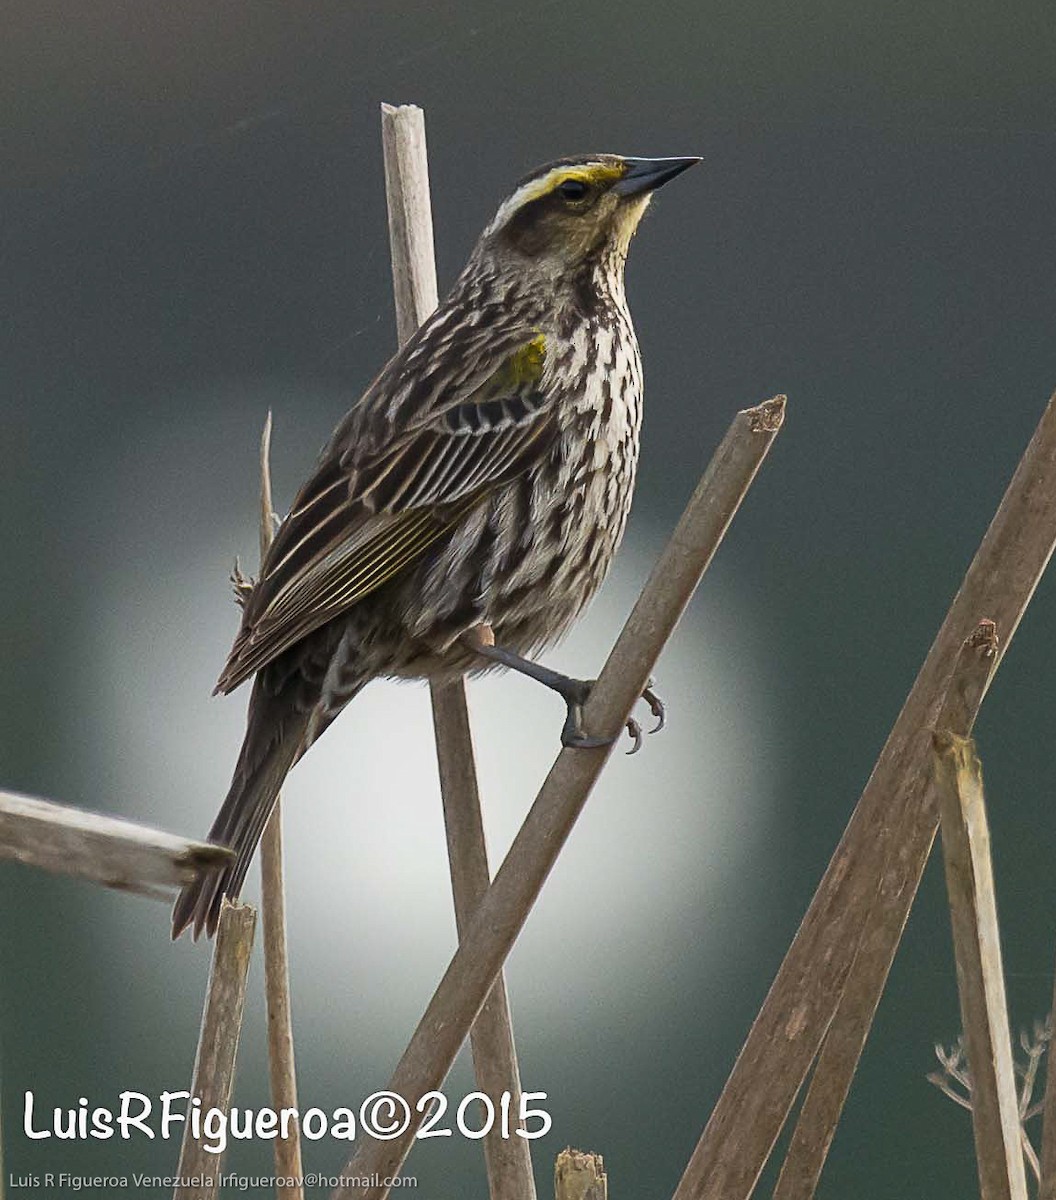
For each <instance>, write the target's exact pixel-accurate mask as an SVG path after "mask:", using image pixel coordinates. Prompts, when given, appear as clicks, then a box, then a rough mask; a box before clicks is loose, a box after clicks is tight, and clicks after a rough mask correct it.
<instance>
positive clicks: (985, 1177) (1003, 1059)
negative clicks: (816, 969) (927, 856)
mask: <svg viewBox="0 0 1056 1200" xmlns="http://www.w3.org/2000/svg"><path fill="white" fill-rule="evenodd" d="M933 742H934V747H935V754H934V759H933V772H934V784H933V786H934V789H935V794H936V797H937V800H938V808H939V818H940V823H941V828H942V852H943V860H944V862H945V864H946V888H947V892H948V894H949V900H950V919H951V923H952V926H953V947H954V954H955V956H956V960H957V989H958V992H959V993H960V998H961V1019H962V1021H963V1024H964V1045H965V1051H966V1053H967V1056H968V1063H969V1066H970V1068H971V1078H972V1128H973V1130H974V1132H975V1154H976V1162H977V1166H978V1169H979V1187H980V1194H981V1197H982V1200H1026V1196H1027V1180H1026V1175H1025V1173H1024V1170H1023V1150H1022V1145H1021V1137H1022V1135H1021V1129H1020V1113H1019V1097H1018V1096H1017V1094H1016V1080H1015V1075H1014V1073H1013V1067H1012V1034H1011V1031H1010V1030H1009V1025H1008V1004H1007V1001H1006V999H1005V977H1004V972H1003V970H1002V966H1001V940H1000V933H999V930H998V924H997V902H996V898H995V894H994V876H993V867H992V864H991V861H990V831H989V828H988V826H987V820H986V802H985V800H984V797H983V775H982V767H981V766H980V764H979V759H978V757H977V756H976V753H975V745H974V743H973V742H972V740H971V739H970V738H965V737H961V736H960V735H958V734H955V733H951V732H950V731H949V730H948V729H938V730H936V732H935V733H934V735H933Z"/></svg>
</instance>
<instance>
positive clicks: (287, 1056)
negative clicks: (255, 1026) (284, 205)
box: [260, 410, 304, 1200]
mask: <svg viewBox="0 0 1056 1200" xmlns="http://www.w3.org/2000/svg"><path fill="white" fill-rule="evenodd" d="M274 520H275V514H274V511H273V509H272V506H271V411H270V410H269V411H268V415H267V419H266V420H265V422H264V430H263V433H262V434H261V437H260V561H261V564H262V566H261V569H262V570H263V563H264V556H265V555H266V554H267V552H268V547H269V546H270V545H271V539H272V538H273V537H274V536H275V528H274ZM284 875H285V869H284V867H283V853H282V796H281V795H279V796H277V797H276V799H275V807H274V808H273V809H272V811H271V816H270V817H269V818H268V823H267V825H266V826H265V827H264V836H263V837H262V838H261V839H260V916H261V921H262V923H263V926H264V993H265V997H266V999H267V1009H268V1077H269V1079H270V1082H271V1104H272V1108H274V1109H275V1111H276V1112H281V1111H282V1110H283V1109H293V1110H296V1109H297V1068H296V1064H295V1062H294V1054H293V1016H292V1009H291V1006H290V955H289V946H288V944H287V940H286V884H285V879H284ZM288 1130H289V1132H288V1136H286V1137H282V1136H281V1133H282V1131H281V1129H280V1131H279V1133H280V1136H278V1137H276V1138H275V1140H274V1143H273V1146H274V1156H275V1175H276V1178H277V1179H278V1180H280V1181H281V1182H279V1183H277V1184H276V1186H275V1194H276V1196H277V1197H278V1198H279V1200H304V1185H303V1183H302V1182H301V1180H302V1178H303V1176H304V1167H303V1165H302V1162H301V1125H300V1118H299V1117H293V1118H292V1119H291V1120H290V1123H289V1126H288Z"/></svg>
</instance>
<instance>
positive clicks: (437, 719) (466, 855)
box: [381, 104, 535, 1200]
mask: <svg viewBox="0 0 1056 1200" xmlns="http://www.w3.org/2000/svg"><path fill="white" fill-rule="evenodd" d="M381 129H382V146H383V149H384V157H385V191H386V196H387V199H388V210H389V241H390V245H391V252H392V282H393V291H394V293H395V297H396V325H397V336H398V338H399V340H400V342H401V343H402V342H405V341H406V340H407V339H408V338H409V337H410V336H411V334H412V333H414V331H415V330H416V329H417V328H418V326H419V325H420V324H421V323H422V322H423V321H424V320H425V319H426V317H428V316H429V314H430V313H431V312H432V311H433V309H435V308H436V304H437V287H436V264H435V261H434V255H433V218H432V209H431V206H430V198H429V164H428V157H427V154H426V146H425V117H424V114H423V112H422V110H421V109H420V108H417V107H415V106H414V105H403V106H401V107H398V108H396V107H393V106H391V105H388V104H384V105H382V110H381ZM430 699H431V701H432V709H433V726H434V729H435V732H436V755H437V761H438V765H439V771H440V791H441V795H442V796H443V805H444V823H445V826H446V829H447V848H448V859H449V862H450V868H451V889H452V892H453V895H454V905H455V922H456V927H457V930H458V936H459V937H460V938H461V936H462V933H463V931H464V929H465V927H466V924H467V923H468V921H469V918H470V917H471V916H472V914H473V912H474V910H475V909H476V907H477V905H478V903H479V902H480V899H481V897H482V896H483V895H484V893H485V892H486V891H487V888H488V884H489V882H490V879H491V871H490V868H489V866H488V853H487V847H486V845H485V841H484V823H483V816H482V813H481V806H480V791H479V787H478V784H477V772H476V765H475V762H474V755H473V739H472V736H471V732H470V725H469V708H468V705H467V702H466V686H465V682H464V681H463V680H461V679H460V680H458V681H457V682H454V683H448V684H436V683H434V684H431V685H430ZM470 1043H471V1047H472V1051H473V1066H474V1070H475V1073H476V1078H477V1086H478V1087H479V1088H480V1090H481V1091H482V1092H484V1093H485V1094H486V1095H488V1096H489V1097H491V1099H492V1102H493V1103H494V1104H495V1107H496V1111H497V1110H498V1106H499V1102H500V1098H501V1096H502V1094H503V1093H504V1092H509V1093H510V1097H511V1100H510V1111H511V1112H512V1113H518V1112H519V1111H520V1103H521V1100H520V1096H521V1080H520V1070H519V1068H518V1065H517V1051H516V1048H515V1045H514V1040H513V1022H512V1018H511V1016H510V1006H509V998H508V996H507V992H506V981H505V979H504V978H503V976H502V975H501V974H500V975H499V977H498V979H497V980H496V981H495V986H494V988H493V989H492V991H491V994H490V995H489V997H488V999H487V1001H486V1002H485V1004H484V1007H483V1008H482V1009H481V1011H480V1014H479V1015H478V1017H477V1019H476V1021H475V1022H474V1024H473V1030H472V1033H471V1035H470ZM483 1142H484V1157H485V1162H486V1165H487V1172H488V1188H489V1191H490V1194H491V1196H492V1200H535V1180H534V1178H533V1175H532V1159H531V1151H530V1148H529V1143H528V1142H527V1141H526V1140H525V1139H524V1138H521V1137H516V1136H514V1137H508V1138H503V1136H502V1124H501V1122H500V1121H496V1123H495V1127H494V1128H493V1129H492V1130H491V1131H490V1132H489V1133H488V1135H487V1136H486V1137H485V1138H484V1139H483Z"/></svg>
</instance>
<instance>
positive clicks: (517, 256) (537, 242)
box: [482, 154, 700, 278]
mask: <svg viewBox="0 0 1056 1200" xmlns="http://www.w3.org/2000/svg"><path fill="white" fill-rule="evenodd" d="M697 162H700V159H699V158H623V157H621V156H620V155H617V154H591V155H586V156H583V157H580V158H563V159H558V160H557V161H556V162H552V163H547V164H546V165H545V166H542V167H539V168H538V169H537V170H535V171H533V172H532V173H531V174H530V175H528V176H526V177H525V178H524V179H522V180H521V181H520V183H519V184H518V185H517V187H516V189H515V190H514V192H513V194H512V195H511V196H510V197H509V198H508V199H507V200H505V201H504V202H503V203H502V205H501V206H500V207H499V211H498V212H497V213H496V215H495V219H494V220H493V221H492V222H491V224H490V225H489V226H488V228H487V229H486V230H485V233H484V237H483V238H482V246H487V247H488V249H489V251H490V253H491V254H497V255H499V256H500V257H501V258H503V259H505V260H506V261H507V262H509V261H510V259H513V260H514V261H513V264H512V265H514V266H515V267H519V268H520V269H522V270H523V269H527V270H529V271H531V273H532V274H536V273H541V274H545V275H550V276H551V277H555V278H560V277H569V276H570V275H572V274H574V273H575V272H576V270H577V268H579V267H580V266H581V265H582V264H584V263H585V262H590V261H598V262H602V263H611V262H616V263H618V264H619V265H621V266H622V262H623V260H624V259H625V258H626V255H627V248H628V246H629V244H630V241H631V238H632V237H633V236H634V231H635V229H636V228H637V227H638V222H639V221H640V220H641V218H642V214H643V213H644V212H645V210H646V208H647V207H648V205H649V201H650V200H651V199H652V196H653V192H655V191H656V189H657V188H658V187H660V186H661V185H662V184H664V183H666V182H667V181H668V180H669V179H674V177H675V176H676V175H680V174H681V173H682V172H683V171H684V170H686V168H687V167H691V166H692V165H693V164H694V163H697Z"/></svg>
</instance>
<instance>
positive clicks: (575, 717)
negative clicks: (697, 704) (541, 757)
mask: <svg viewBox="0 0 1056 1200" xmlns="http://www.w3.org/2000/svg"><path fill="white" fill-rule="evenodd" d="M559 679H560V683H558V682H557V681H556V680H555V682H554V683H553V684H551V686H552V687H553V689H554V691H555V692H557V693H558V694H559V695H560V696H561V697H562V699H563V700H564V702H565V705H566V706H567V708H568V713H567V715H566V717H565V724H564V726H563V727H562V729H561V745H562V746H572V747H574V748H576V749H579V750H591V749H594V748H595V747H598V746H610V745H612V743H613V742H615V741H616V740H617V738H616V737H600V736H598V735H595V734H587V733H585V732H584V730H583V706H584V705H585V704H586V702H587V698H588V697H589V696H590V690H591V688H592V687H593V686H594V684H595V682H596V680H593V679H572V678H570V677H569V676H567V675H562V676H559ZM642 699H643V700H644V701H645V702H646V703H647V704H648V705H649V711H650V712H651V713H652V714H653V716H654V717H655V718H656V724H655V725H654V726H653V728H652V729H650V730H649V733H651V734H652V733H659V732H660V730H661V729H663V727H664V721H665V719H666V715H667V714H666V709H665V708H664V702H663V700H661V699H660V697H659V696H658V695H657V694H656V692H655V691H653V682H652V680H650V681H649V683H648V685H647V686H646V688H645V691H643V692H642ZM624 728H625V729H626V730H627V732H628V734H629V735H630V737H631V740H632V742H633V745H632V746H631V748H630V750H628V751H627V753H628V754H637V753H638V751H639V750H641V748H642V740H643V739H642V727H641V725H640V724H639V722H638V721H637V720H636V719H635V718H634V717H628V718H627V723H626V725H625V727H624ZM617 736H618V735H617Z"/></svg>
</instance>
